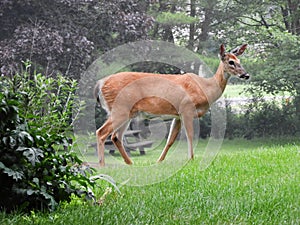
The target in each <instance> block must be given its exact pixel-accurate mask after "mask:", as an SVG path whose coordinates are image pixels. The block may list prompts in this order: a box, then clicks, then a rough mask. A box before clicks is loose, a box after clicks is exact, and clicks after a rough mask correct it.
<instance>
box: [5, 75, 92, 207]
mask: <svg viewBox="0 0 300 225" xmlns="http://www.w3.org/2000/svg"><path fill="white" fill-rule="evenodd" d="M23 75H24V76H22V75H16V76H15V77H14V79H13V80H9V79H7V78H5V77H1V79H0V90H1V92H0V117H1V121H0V183H1V189H0V195H1V199H0V208H1V209H5V210H7V211H11V210H13V209H15V208H21V209H22V210H30V209H50V210H53V209H54V208H55V206H56V205H57V204H58V203H59V202H61V201H69V200H70V198H71V195H72V194H75V195H77V196H82V195H85V196H87V197H90V198H91V197H93V194H92V192H91V191H90V189H89V188H90V187H92V186H93V184H94V183H93V182H92V181H90V179H89V178H88V175H89V174H90V173H91V172H92V171H91V170H90V169H89V168H86V167H84V166H82V161H81V160H80V159H79V158H78V157H77V156H76V154H75V153H73V152H71V151H59V150H58V149H57V146H58V145H62V146H65V147H66V148H68V147H69V143H68V141H67V136H66V133H64V131H65V130H66V127H68V126H67V123H68V121H69V115H70V110H71V106H70V105H69V104H70V103H71V102H72V101H71V100H70V101H69V102H68V99H72V97H70V96H71V95H69V94H70V93H69V91H70V86H68V82H71V81H68V80H64V79H62V78H58V79H57V80H55V81H54V80H53V79H52V78H45V77H43V76H41V75H35V76H34V79H32V80H29V77H28V76H29V75H28V74H26V72H25V73H24V74H23ZM26 79H27V80H26ZM60 82H62V83H60ZM71 83H72V82H71ZM69 84H70V83H69ZM55 88H58V89H55ZM72 88H75V86H74V87H73V86H72ZM72 88H71V89H72ZM53 90H57V92H56V93H55V94H54V95H53V92H52V91H53ZM58 90H59V91H58ZM58 92H60V93H58ZM62 96H64V97H65V98H64V97H62ZM59 101H64V102H65V104H62V102H59ZM67 102H68V103H67ZM41 106H42V107H41ZM39 107H41V108H39Z"/></svg>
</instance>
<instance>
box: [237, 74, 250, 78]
mask: <svg viewBox="0 0 300 225" xmlns="http://www.w3.org/2000/svg"><path fill="white" fill-rule="evenodd" d="M239 78H241V79H245V80H248V79H249V78H250V75H249V74H248V73H243V74H241V75H240V76H239Z"/></svg>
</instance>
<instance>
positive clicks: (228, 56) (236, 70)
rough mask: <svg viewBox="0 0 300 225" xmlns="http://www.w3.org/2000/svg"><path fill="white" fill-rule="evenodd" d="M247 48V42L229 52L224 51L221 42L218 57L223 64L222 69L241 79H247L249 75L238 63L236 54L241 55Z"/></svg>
mask: <svg viewBox="0 0 300 225" xmlns="http://www.w3.org/2000/svg"><path fill="white" fill-rule="evenodd" d="M246 48H247V44H244V45H242V46H240V47H237V48H235V49H233V50H231V51H230V52H226V50H225V46H224V45H223V44H222V45H221V47H220V57H221V60H222V62H223V64H224V71H225V73H227V74H230V75H233V76H236V77H238V78H241V79H245V80H248V79H249V78H250V75H249V74H248V73H247V72H246V70H245V69H244V68H243V66H242V65H241V64H240V60H239V59H238V58H237V56H239V55H242V54H243V53H244V51H245V50H246Z"/></svg>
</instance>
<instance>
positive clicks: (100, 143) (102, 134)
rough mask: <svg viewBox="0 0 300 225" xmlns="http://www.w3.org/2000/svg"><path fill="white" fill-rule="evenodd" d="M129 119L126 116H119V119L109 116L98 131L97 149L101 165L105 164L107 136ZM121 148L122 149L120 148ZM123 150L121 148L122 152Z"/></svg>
mask: <svg viewBox="0 0 300 225" xmlns="http://www.w3.org/2000/svg"><path fill="white" fill-rule="evenodd" d="M127 120H128V118H127V117H126V116H123V117H122V116H121V115H120V116H119V117H118V118H117V119H114V120H113V118H112V116H109V117H108V119H107V120H106V121H105V123H104V124H103V125H102V126H101V127H100V128H99V129H98V130H97V131H96V138H97V150H98V157H99V164H100V166H104V165H105V161H104V143H105V140H106V139H107V137H108V136H109V135H110V134H111V133H113V131H114V130H118V129H119V128H120V127H122V125H123V124H124V123H125V122H126V121H127ZM119 150H120V149H119ZM121 151H122V150H120V152H121Z"/></svg>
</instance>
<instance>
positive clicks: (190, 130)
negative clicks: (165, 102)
mask: <svg viewBox="0 0 300 225" xmlns="http://www.w3.org/2000/svg"><path fill="white" fill-rule="evenodd" d="M182 121H183V126H184V128H185V133H186V137H187V141H188V158H189V159H193V158H194V150H193V136H194V127H193V113H185V114H183V115H182Z"/></svg>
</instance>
